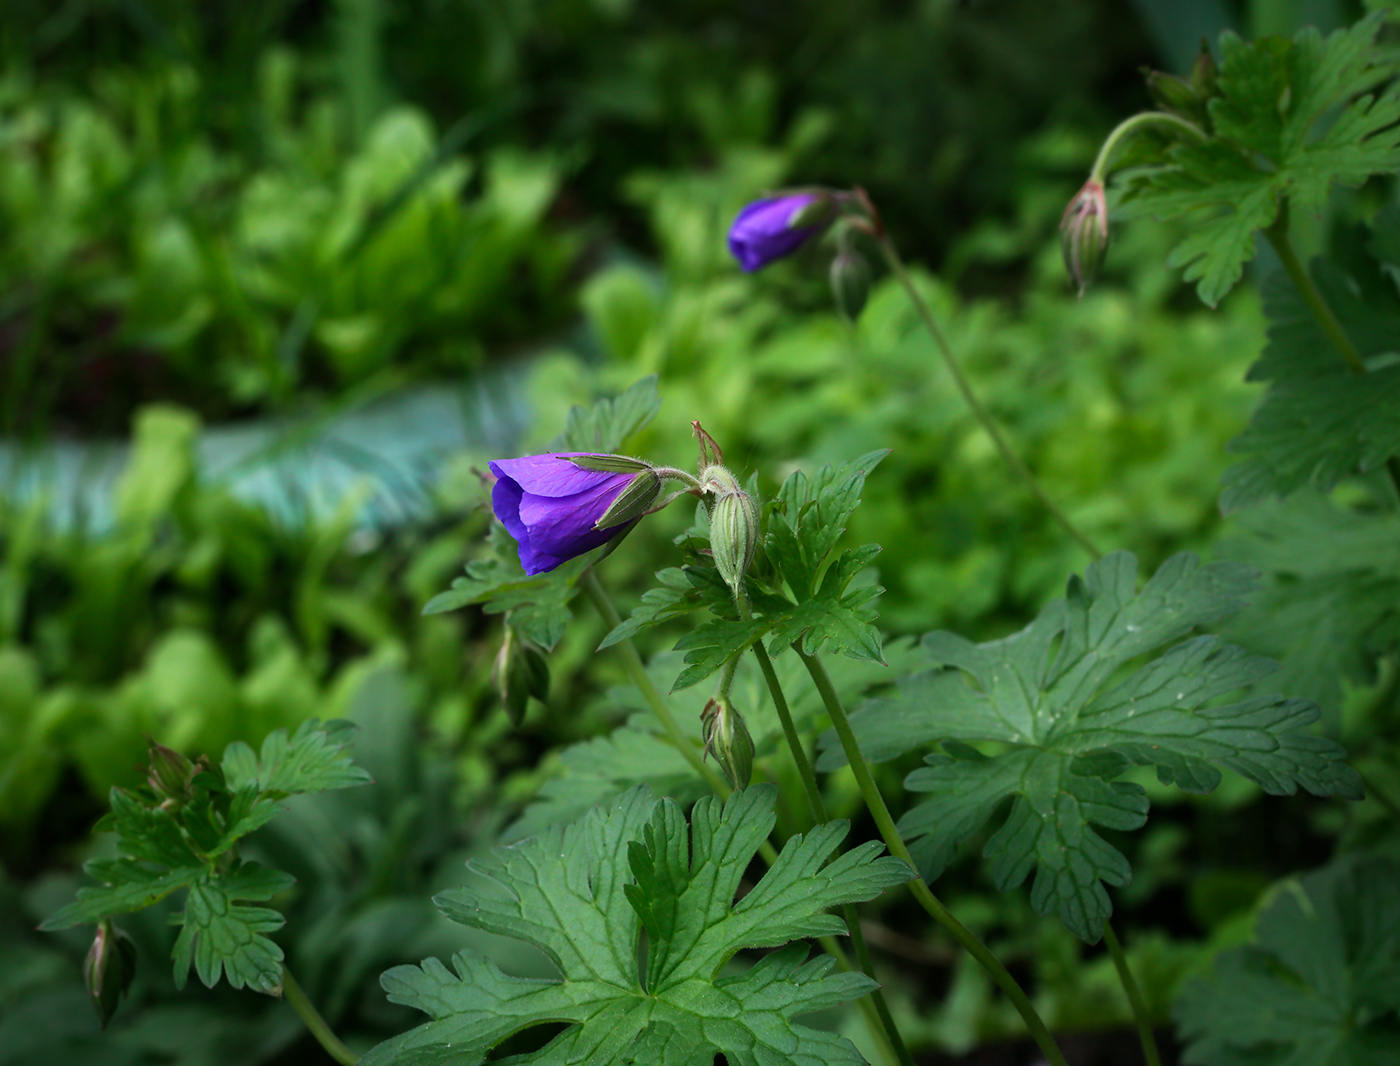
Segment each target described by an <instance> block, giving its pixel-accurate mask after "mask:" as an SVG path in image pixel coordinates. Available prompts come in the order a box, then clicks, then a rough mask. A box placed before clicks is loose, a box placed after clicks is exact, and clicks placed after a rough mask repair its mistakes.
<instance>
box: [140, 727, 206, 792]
mask: <svg viewBox="0 0 1400 1066" xmlns="http://www.w3.org/2000/svg"><path fill="white" fill-rule="evenodd" d="M150 757H151V764H150V770H149V771H148V772H147V774H146V784H148V785H149V786H150V787H151V791H152V792H154V793H155V794H156V795H157V796H159V797H160V798H161V800H163V801H165V802H167V803H175V804H180V803H184V802H185V801H186V800H188V799H189V798H190V782H191V781H192V780H193V779H194V775H195V773H196V772H197V767H196V766H195V764H194V763H193V762H192V761H191V760H189V759H187V758H186V757H185V756H183V755H181V754H180V753H179V752H178V751H172V750H171V749H170V748H167V747H165V746H164V745H162V744H157V743H156V742H155V741H154V740H152V741H150Z"/></svg>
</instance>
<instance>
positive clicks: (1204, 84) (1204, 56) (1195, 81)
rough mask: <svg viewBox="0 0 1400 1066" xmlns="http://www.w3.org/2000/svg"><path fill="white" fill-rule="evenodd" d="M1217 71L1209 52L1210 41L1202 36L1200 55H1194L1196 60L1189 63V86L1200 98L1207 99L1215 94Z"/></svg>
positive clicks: (1213, 58)
mask: <svg viewBox="0 0 1400 1066" xmlns="http://www.w3.org/2000/svg"><path fill="white" fill-rule="evenodd" d="M1218 73H1219V71H1218V69H1217V67H1216V65H1215V57H1214V56H1213V55H1211V54H1210V42H1209V41H1207V40H1205V39H1204V38H1202V39H1201V52H1200V55H1198V56H1196V61H1195V62H1194V63H1192V64H1191V87H1192V88H1193V89H1195V90H1196V92H1197V93H1199V94H1200V96H1201V99H1203V100H1209V99H1210V98H1211V97H1212V96H1214V95H1215V81H1216V76H1217V74H1218Z"/></svg>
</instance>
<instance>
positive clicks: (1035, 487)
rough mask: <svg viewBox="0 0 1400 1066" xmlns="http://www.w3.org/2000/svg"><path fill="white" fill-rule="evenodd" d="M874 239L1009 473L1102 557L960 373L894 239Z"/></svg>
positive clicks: (1082, 543)
mask: <svg viewBox="0 0 1400 1066" xmlns="http://www.w3.org/2000/svg"><path fill="white" fill-rule="evenodd" d="M877 239H878V240H879V243H880V249H881V251H883V252H884V254H885V261H886V262H887V263H889V266H890V270H891V271H893V273H894V276H895V277H897V278H898V279H899V283H900V284H901V285H903V286H904V291H905V292H906V293H908V295H909V300H910V302H911V303H913V305H914V310H915V311H917V312H918V314H919V318H921V319H922V320H923V323H924V328H926V329H927V330H928V332H929V335H930V336H931V337H932V338H933V343H934V347H936V348H937V349H938V354H939V355H940V356H941V357H942V359H943V364H944V365H945V366H946V367H947V368H948V373H949V374H951V375H952V377H953V383H954V384H955V385H956V386H957V388H958V392H960V393H961V394H962V398H963V401H964V402H965V403H966V404H967V406H968V408H969V409H970V410H971V411H972V415H973V417H974V418H976V419H977V422H978V424H979V425H980V426H981V427H982V428H983V429H984V430H985V431H986V433H987V436H989V437H991V439H992V443H993V444H994V445H995V446H996V450H997V452H998V453H999V454H1000V455H1001V458H1002V462H1004V463H1005V464H1006V465H1007V466H1008V467H1009V468H1010V470H1011V472H1012V473H1013V474H1015V475H1016V477H1018V478H1020V480H1021V482H1022V483H1023V484H1024V485H1025V486H1026V488H1028V489H1029V490H1030V491H1031V494H1032V495H1033V496H1035V498H1036V499H1037V500H1039V501H1040V504H1041V506H1043V507H1044V508H1045V509H1046V510H1047V511H1049V512H1050V514H1051V516H1053V517H1054V519H1055V521H1057V522H1058V523H1059V524H1060V526H1061V527H1062V528H1063V529H1064V531H1065V532H1066V533H1068V534H1069V535H1070V536H1071V537H1072V538H1073V539H1074V541H1075V542H1076V543H1077V544H1078V545H1079V546H1080V547H1081V548H1083V549H1084V550H1085V551H1086V552H1088V553H1089V554H1090V555H1092V556H1093V557H1094V558H1095V559H1098V558H1101V557H1102V555H1103V553H1102V552H1101V551H1099V549H1098V548H1097V547H1095V545H1094V542H1093V541H1092V540H1090V539H1089V538H1088V537H1087V536H1086V535H1085V534H1084V533H1083V532H1082V531H1081V530H1080V529H1079V527H1078V526H1076V525H1075V524H1074V523H1073V522H1072V521H1070V518H1069V515H1067V514H1065V513H1064V511H1062V510H1060V508H1059V506H1058V505H1057V504H1056V503H1055V501H1054V500H1052V499H1051V498H1050V495H1049V494H1048V493H1047V492H1046V491H1045V488H1044V486H1042V485H1041V483H1040V481H1039V480H1038V479H1037V478H1036V476H1035V474H1033V473H1032V472H1031V468H1030V467H1028V466H1027V465H1026V464H1025V463H1024V462H1022V460H1021V457H1020V456H1019V455H1017V454H1016V452H1015V450H1014V449H1013V448H1012V447H1011V445H1010V443H1008V442H1007V440H1006V437H1005V436H1004V435H1003V434H1002V432H1001V428H1000V427H999V426H998V425H997V424H996V420H995V419H994V418H992V415H991V412H990V411H988V410H987V409H986V408H985V407H984V406H982V401H981V400H979V399H978V398H977V393H975V392H973V391H972V384H971V383H970V382H969V381H968V380H967V376H966V375H965V374H963V372H962V367H960V366H959V365H958V361H957V359H956V358H955V357H954V355H953V348H952V346H951V345H950V344H949V343H948V338H947V337H946V336H944V334H943V330H942V329H941V328H940V327H939V325H938V320H937V319H935V318H934V317H933V312H932V311H931V310H930V309H929V306H928V304H927V303H925V302H924V298H923V297H922V296H920V295H919V290H918V289H916V288H915V287H914V282H913V279H911V278H910V277H909V271H908V269H907V268H906V267H905V266H904V261H903V260H902V259H900V257H899V253H898V252H897V251H896V250H895V247H894V244H893V242H891V240H890V239H889V237H888V236H887V235H881V236H879V237H878V238H877Z"/></svg>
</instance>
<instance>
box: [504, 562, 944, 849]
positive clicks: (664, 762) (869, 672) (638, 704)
mask: <svg viewBox="0 0 1400 1066" xmlns="http://www.w3.org/2000/svg"><path fill="white" fill-rule="evenodd" d="M694 569H695V570H696V571H697V572H700V571H701V568H700V567H696V568H694ZM709 572H710V573H711V574H713V573H714V571H713V569H711V570H710V571H709ZM885 655H886V658H887V660H888V666H886V665H885V664H882V663H876V662H872V661H871V660H868V659H851V658H848V657H845V656H843V657H840V658H836V659H832V660H831V661H830V662H829V663H828V664H827V672H828V674H829V675H830V677H831V682H832V685H833V686H834V687H835V689H836V692H837V695H839V696H840V697H841V699H842V701H843V702H846V703H854V702H855V701H856V700H859V699H861V698H862V697H863V696H864V695H865V694H866V693H867V692H869V691H870V689H871V688H872V687H873V686H875V685H879V684H881V683H883V682H886V681H888V679H889V676H890V673H891V672H892V671H893V672H896V673H898V672H902V671H904V670H908V669H913V668H914V664H915V663H916V662H917V659H918V652H917V649H916V648H915V647H914V645H913V644H912V642H910V641H908V640H896V641H891V642H890V643H889V644H887V645H886V646H885ZM680 661H681V655H680V653H678V652H664V653H662V654H660V655H658V656H656V657H655V658H654V659H652V660H651V661H650V662H649V663H648V664H647V673H648V674H649V675H650V676H651V678H652V679H653V681H654V682H655V683H656V687H657V688H658V689H659V690H660V691H661V692H663V693H665V691H666V686H667V685H668V684H670V682H671V680H672V679H673V678H674V677H675V676H676V673H677V670H678V668H679V665H680ZM773 667H774V670H775V672H776V674H777V676H778V681H779V684H780V685H781V686H782V689H783V692H784V693H786V695H787V699H788V707H789V710H790V711H791V713H792V717H793V721H794V723H795V724H796V726H797V728H798V729H799V730H801V731H803V732H810V731H812V730H814V729H820V728H823V727H824V726H825V724H826V718H825V708H824V707H823V705H822V701H821V698H820V696H819V695H818V694H817V692H816V690H815V688H813V687H812V682H811V678H810V677H809V676H808V675H807V672H806V670H805V669H804V668H803V667H802V665H801V662H800V661H799V660H798V659H797V657H796V656H792V655H788V656H784V657H781V658H779V659H776V660H774V663H773ZM663 699H665V700H666V702H667V704H668V705H669V707H670V710H671V713H672V715H673V716H674V717H675V719H676V721H678V722H679V723H681V727H682V728H683V729H684V730H686V731H687V735H689V736H691V737H693V738H694V739H696V740H697V742H698V741H699V739H700V737H701V714H700V709H701V706H702V705H703V703H704V701H703V699H697V698H696V697H695V695H694V693H693V692H691V691H690V690H689V689H682V690H678V691H675V692H671V693H669V694H667V695H664V696H663ZM731 699H732V700H733V701H734V704H735V706H737V707H738V708H739V709H740V710H741V712H742V713H743V715H744V721H745V723H746V724H747V726H748V730H749V733H750V735H751V736H752V738H753V741H754V746H755V749H756V752H757V755H758V759H759V761H760V765H761V766H763V767H764V768H765V769H766V772H767V774H768V776H769V777H770V778H777V777H779V776H780V771H779V767H781V766H785V765H786V763H787V754H786V750H785V742H784V740H783V736H782V727H781V725H780V723H779V721H778V714H777V711H776V710H774V708H773V702H772V696H771V694H770V693H769V691H768V685H767V683H766V682H765V680H764V679H763V677H762V675H761V674H760V672H759V670H758V667H757V664H756V663H755V662H754V661H753V660H752V658H751V657H750V656H744V657H743V658H742V659H741V660H740V662H739V665H738V668H737V670H736V671H735V674H734V681H733V688H732V690H731ZM600 704H601V705H602V706H603V707H605V708H607V709H608V710H609V711H611V712H612V713H613V714H614V715H616V714H617V713H619V712H621V713H624V714H626V715H627V719H626V722H625V724H622V725H619V726H617V727H616V728H614V729H613V730H612V731H611V732H609V733H607V734H606V735H603V736H598V737H593V738H590V739H588V740H583V741H579V742H578V743H576V744H571V745H569V746H567V747H565V748H563V749H561V750H560V751H559V752H558V760H557V764H556V766H555V767H554V768H553V773H552V774H551V775H550V776H549V777H547V778H546V779H545V780H544V781H543V783H541V785H540V787H539V791H538V793H537V794H536V795H535V797H534V799H533V800H532V802H531V803H530V806H529V807H528V808H526V810H525V813H524V814H523V815H521V817H520V818H519V820H518V821H517V822H516V823H515V824H514V825H512V826H511V828H510V830H509V832H508V834H507V836H508V837H519V836H525V835H528V834H532V833H537V832H540V831H541V830H543V829H545V828H546V827H548V826H551V825H556V824H561V823H567V822H571V821H574V820H575V819H577V818H579V817H581V816H582V815H583V814H584V812H586V811H587V810H588V809H589V808H590V807H593V806H595V805H599V804H607V803H609V802H611V801H612V800H613V799H614V798H615V797H617V796H619V795H621V794H622V793H623V792H626V791H627V790H628V789H629V788H632V787H633V786H634V785H638V784H646V785H648V786H650V787H651V789H652V791H654V792H656V793H657V794H658V795H664V796H671V797H673V798H675V799H677V800H679V801H682V802H685V801H689V800H692V799H696V798H698V797H700V796H702V795H705V794H706V793H707V792H708V791H709V789H710V786H709V784H708V783H707V782H706V781H705V780H704V779H703V778H701V777H700V775H699V774H697V773H696V772H695V770H694V768H693V767H692V766H691V765H690V764H689V763H688V762H686V760H685V759H684V758H683V757H682V755H681V754H680V752H678V751H677V750H676V749H675V747H674V746H673V745H672V744H671V743H670V741H669V740H668V738H667V736H666V734H665V732H664V730H663V729H662V727H661V723H660V722H658V721H657V719H656V716H655V714H653V713H652V711H651V710H650V708H649V707H648V704H647V701H646V700H645V699H644V698H643V696H642V694H641V692H639V691H638V690H637V689H636V688H635V686H633V685H622V686H619V687H617V688H614V689H612V690H610V691H608V692H607V693H606V694H604V696H603V697H602V699H601V700H600Z"/></svg>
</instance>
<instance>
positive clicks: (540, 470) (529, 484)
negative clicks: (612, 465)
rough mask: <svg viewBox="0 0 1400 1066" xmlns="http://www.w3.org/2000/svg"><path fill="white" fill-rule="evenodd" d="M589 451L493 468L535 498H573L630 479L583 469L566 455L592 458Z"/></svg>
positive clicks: (523, 458)
mask: <svg viewBox="0 0 1400 1066" xmlns="http://www.w3.org/2000/svg"><path fill="white" fill-rule="evenodd" d="M589 454H591V453H590V452H551V453H549V454H547V455H522V456H521V457H520V458H519V459H497V460H496V461H495V462H493V463H492V464H491V469H492V471H493V472H494V473H495V475H496V476H497V477H508V478H511V479H513V480H514V481H516V482H517V483H519V485H520V487H521V488H522V489H524V490H525V491H526V492H528V493H531V494H532V495H535V496H572V495H574V494H575V493H578V492H583V491H584V490H586V489H591V488H593V487H594V486H595V485H598V484H600V483H602V482H604V481H607V480H608V479H610V478H615V477H631V476H632V475H630V474H612V473H609V472H607V471H605V470H584V469H583V468H582V467H578V466H575V465H574V464H573V463H571V462H569V460H568V459H567V458H565V457H566V456H570V455H589Z"/></svg>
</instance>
